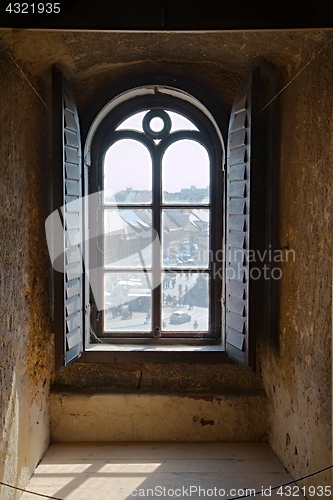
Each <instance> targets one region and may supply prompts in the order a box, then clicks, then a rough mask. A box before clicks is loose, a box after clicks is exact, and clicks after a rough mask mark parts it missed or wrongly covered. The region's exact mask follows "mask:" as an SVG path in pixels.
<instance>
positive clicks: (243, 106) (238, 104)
mask: <svg viewBox="0 0 333 500" xmlns="http://www.w3.org/2000/svg"><path fill="white" fill-rule="evenodd" d="M240 111H247V94H244V95H243V97H242V98H241V99H240V100H239V101H235V103H234V112H235V114H237V113H239V112H240Z"/></svg>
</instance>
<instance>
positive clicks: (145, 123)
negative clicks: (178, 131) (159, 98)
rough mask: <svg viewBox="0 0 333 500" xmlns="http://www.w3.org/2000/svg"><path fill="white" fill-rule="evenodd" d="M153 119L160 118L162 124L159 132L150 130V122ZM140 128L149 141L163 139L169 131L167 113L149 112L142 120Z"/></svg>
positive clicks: (169, 120) (154, 110) (160, 111)
mask: <svg viewBox="0 0 333 500" xmlns="http://www.w3.org/2000/svg"><path fill="white" fill-rule="evenodd" d="M154 118H160V120H162V122H163V126H162V128H161V129H160V130H153V129H152V128H151V122H152V121H153V119H154ZM142 127H143V131H144V132H145V134H146V135H147V136H148V137H150V139H164V138H165V137H166V136H167V135H168V134H169V133H170V130H171V119H170V116H169V115H168V113H166V112H165V111H163V110H159V109H153V110H151V111H149V112H148V113H147V114H146V115H145V116H144V118H143V120H142Z"/></svg>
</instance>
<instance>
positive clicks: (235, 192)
mask: <svg viewBox="0 0 333 500" xmlns="http://www.w3.org/2000/svg"><path fill="white" fill-rule="evenodd" d="M229 186H230V187H229V193H228V196H229V197H230V198H232V197H234V198H244V196H245V182H244V181H234V182H230V184H229Z"/></svg>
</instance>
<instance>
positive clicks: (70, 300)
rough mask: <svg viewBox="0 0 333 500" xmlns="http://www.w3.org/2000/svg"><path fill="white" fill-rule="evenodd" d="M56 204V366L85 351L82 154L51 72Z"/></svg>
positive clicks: (69, 100)
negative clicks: (59, 262) (59, 265)
mask: <svg viewBox="0 0 333 500" xmlns="http://www.w3.org/2000/svg"><path fill="white" fill-rule="evenodd" d="M52 78H53V103H52V104H53V113H54V119H53V125H54V126H53V130H54V137H53V148H54V152H53V157H54V169H53V179H54V181H53V182H54V189H53V192H54V206H55V208H57V209H60V210H61V212H62V215H63V223H64V231H65V237H64V238H63V245H64V246H63V256H62V259H63V264H64V266H63V268H64V273H62V274H61V273H58V275H59V276H57V277H56V278H55V282H56V290H55V293H54V297H55V299H54V317H55V329H56V357H57V363H58V366H59V367H61V366H66V365H68V364H69V363H71V362H73V361H75V360H76V359H78V358H79V357H80V355H81V353H82V350H83V332H84V324H83V320H84V317H83V307H82V304H83V297H84V293H83V291H84V279H83V278H84V277H83V274H82V269H83V262H82V258H83V252H82V241H83V213H82V186H83V182H82V154H81V136H80V124H79V117H78V112H77V108H76V104H75V99H74V97H73V94H72V91H71V89H70V87H69V85H68V83H67V81H66V79H65V78H64V76H63V75H62V73H61V72H60V71H59V70H57V69H56V68H53V74H52Z"/></svg>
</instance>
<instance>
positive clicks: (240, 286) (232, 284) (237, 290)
mask: <svg viewBox="0 0 333 500" xmlns="http://www.w3.org/2000/svg"><path fill="white" fill-rule="evenodd" d="M228 292H229V294H232V295H235V296H236V297H239V298H240V299H243V300H244V299H245V284H244V283H241V282H240V281H235V280H232V281H231V280H230V281H229V282H228Z"/></svg>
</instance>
